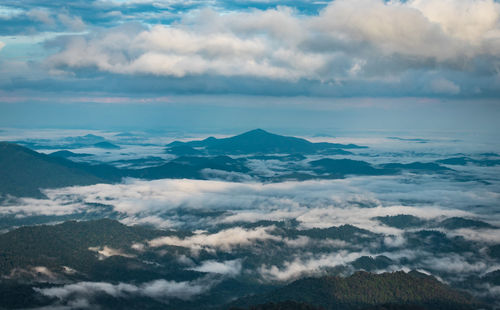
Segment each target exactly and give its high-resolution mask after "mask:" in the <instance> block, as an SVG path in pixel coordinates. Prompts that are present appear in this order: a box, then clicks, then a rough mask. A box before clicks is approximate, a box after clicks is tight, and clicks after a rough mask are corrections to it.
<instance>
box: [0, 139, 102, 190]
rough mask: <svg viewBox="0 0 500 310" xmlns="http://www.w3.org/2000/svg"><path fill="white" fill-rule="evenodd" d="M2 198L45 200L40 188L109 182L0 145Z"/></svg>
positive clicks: (78, 168) (71, 166)
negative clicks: (7, 196)
mask: <svg viewBox="0 0 500 310" xmlns="http://www.w3.org/2000/svg"><path fill="white" fill-rule="evenodd" d="M0 172H1V176H2V177H1V178H0V196H4V195H12V196H18V197H21V196H29V197H43V195H42V193H41V192H40V188H57V187H63V186H71V185H89V184H96V183H100V182H106V180H105V179H104V178H103V177H102V176H98V175H96V174H95V173H91V172H89V171H87V170H86V166H85V165H81V164H77V163H74V162H72V161H69V160H67V159H64V158H60V157H56V156H49V155H45V154H41V153H37V152H35V151H32V150H30V149H28V148H25V147H22V146H19V145H16V144H12V143H7V142H0Z"/></svg>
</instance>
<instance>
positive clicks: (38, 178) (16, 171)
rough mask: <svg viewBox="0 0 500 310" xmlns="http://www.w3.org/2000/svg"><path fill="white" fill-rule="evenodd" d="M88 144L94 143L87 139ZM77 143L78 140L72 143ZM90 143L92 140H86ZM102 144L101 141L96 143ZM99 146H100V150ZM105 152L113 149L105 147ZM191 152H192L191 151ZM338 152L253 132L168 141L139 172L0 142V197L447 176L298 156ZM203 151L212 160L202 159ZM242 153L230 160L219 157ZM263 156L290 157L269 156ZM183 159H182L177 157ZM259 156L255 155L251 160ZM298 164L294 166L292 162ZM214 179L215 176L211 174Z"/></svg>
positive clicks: (421, 167)
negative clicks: (162, 183)
mask: <svg viewBox="0 0 500 310" xmlns="http://www.w3.org/2000/svg"><path fill="white" fill-rule="evenodd" d="M91 138H92V139H91V140H94V138H93V137H91ZM77 141H79V140H77ZM92 142H93V141H92ZM99 143H103V144H106V145H107V142H99ZM103 147H104V146H103ZM106 147H108V148H114V147H113V146H112V145H111V146H106ZM195 147H196V148H195ZM340 147H348V148H359V146H356V145H351V144H349V145H339V144H331V143H311V142H309V141H307V140H304V139H299V138H293V137H283V136H279V135H274V134H270V133H268V132H266V131H263V130H260V129H258V130H253V131H250V132H247V133H244V134H242V135H239V136H235V137H232V138H226V139H215V138H208V139H205V140H202V141H192V142H186V143H183V142H173V143H172V144H171V145H170V146H169V148H168V149H167V151H170V152H171V153H172V154H175V155H177V156H179V157H177V158H175V159H173V160H170V161H163V162H162V161H161V158H160V161H158V160H156V161H155V162H156V163H157V165H156V166H153V167H147V168H141V169H126V168H117V167H115V166H111V165H107V164H97V165H96V164H88V163H81V162H79V163H76V162H73V161H71V160H69V159H71V158H84V157H87V156H90V155H89V154H78V153H73V152H70V151H67V150H63V151H57V152H54V153H52V154H50V155H45V154H41V153H37V152H35V151H32V150H30V149H28V148H26V147H22V146H20V145H16V144H13V143H8V142H0V171H1V172H2V178H1V179H0V197H2V196H4V197H5V196H6V195H11V196H17V197H38V198H40V197H43V195H42V193H41V192H40V189H45V188H58V187H65V186H73V185H91V184H97V183H113V182H119V181H120V180H121V179H122V178H124V177H132V178H141V179H148V180H153V179H164V178H189V179H207V178H211V174H210V173H213V172H214V171H219V172H224V173H227V172H230V173H237V174H240V175H241V177H242V176H247V177H251V178H256V179H259V180H262V181H267V182H279V181H284V180H313V179H338V178H344V177H346V176H349V175H393V174H397V173H401V172H402V171H409V172H412V173H447V172H450V171H453V170H452V169H450V168H447V167H444V166H441V165H440V164H438V163H419V162H415V163H409V164H399V163H388V164H384V165H378V166H373V165H371V164H370V163H367V162H364V161H358V160H352V159H332V158H323V159H319V160H313V161H309V162H308V161H307V157H305V156H304V154H308V153H311V152H312V153H314V152H316V153H317V152H320V153H324V154H331V153H335V152H337V151H339V152H344V150H342V149H338V148H340ZM197 148H202V149H203V148H205V149H206V150H208V153H211V154H212V155H204V156H200V155H202V154H204V153H203V152H204V151H202V150H198V149H197ZM226 152H227V153H231V154H235V153H236V154H240V155H241V154H243V153H244V152H248V154H246V155H247V156H237V157H235V158H232V157H230V156H227V155H215V154H221V153H226ZM266 152H268V153H285V154H288V153H291V154H289V155H281V156H277V155H269V154H267V153H266ZM182 154H188V155H182ZM255 154H260V155H255ZM249 160H278V161H282V162H284V163H288V166H289V168H288V169H289V172H288V173H282V174H277V175H274V176H271V177H269V176H259V175H258V174H256V173H254V171H252V170H251V169H250V168H249V166H248V165H247V163H248V161H249ZM298 162H300V165H298V164H297V163H298ZM216 175H220V173H219V174H217V173H216Z"/></svg>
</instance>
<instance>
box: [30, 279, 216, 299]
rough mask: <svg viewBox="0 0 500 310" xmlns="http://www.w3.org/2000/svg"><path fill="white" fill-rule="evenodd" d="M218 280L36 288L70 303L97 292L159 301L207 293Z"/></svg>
mask: <svg viewBox="0 0 500 310" xmlns="http://www.w3.org/2000/svg"><path fill="white" fill-rule="evenodd" d="M215 283H216V282H214V281H212V280H207V279H203V278H202V279H199V280H194V281H190V282H189V281H184V282H176V281H167V280H163V279H162V280H155V281H151V282H147V283H143V284H141V285H135V284H128V283H119V284H111V283H106V282H77V283H74V284H67V285H64V286H57V287H50V288H35V290H36V291H38V292H39V293H41V294H43V295H45V296H49V297H55V298H57V299H59V300H60V301H64V302H68V301H75V300H86V301H87V303H88V304H90V301H91V300H92V298H93V297H94V296H95V295H98V294H107V295H110V296H113V297H121V298H127V297H128V296H134V295H136V296H137V295H140V296H147V297H151V298H155V299H159V300H168V299H171V298H179V299H183V300H189V299H191V298H193V297H195V296H197V295H200V294H203V293H205V292H206V291H207V290H209V289H210V288H211V287H212V285H213V284H215Z"/></svg>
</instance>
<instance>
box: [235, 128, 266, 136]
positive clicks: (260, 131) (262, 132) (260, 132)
mask: <svg viewBox="0 0 500 310" xmlns="http://www.w3.org/2000/svg"><path fill="white" fill-rule="evenodd" d="M242 135H271V133H270V132H268V131H265V130H264V129H260V128H257V129H253V130H250V131H247V132H244V133H242V134H241V136H242Z"/></svg>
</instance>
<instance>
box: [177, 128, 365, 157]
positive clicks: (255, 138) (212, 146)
mask: <svg viewBox="0 0 500 310" xmlns="http://www.w3.org/2000/svg"><path fill="white" fill-rule="evenodd" d="M182 145H184V146H189V147H199V148H203V149H204V150H205V151H206V152H207V153H209V154H316V153H329V152H333V153H336V154H349V152H347V151H344V150H343V149H355V148H362V147H361V146H358V145H354V144H347V145H346V144H336V143H313V142H310V141H307V140H305V139H301V138H295V137H287V136H280V135H277V134H272V133H269V132H267V131H265V130H262V129H255V130H251V131H248V132H245V133H243V134H240V135H237V136H233V137H230V138H223V139H216V138H214V137H209V138H207V139H204V140H199V141H190V142H179V141H175V142H172V143H170V144H169V145H168V147H169V148H172V147H179V146H182Z"/></svg>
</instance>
